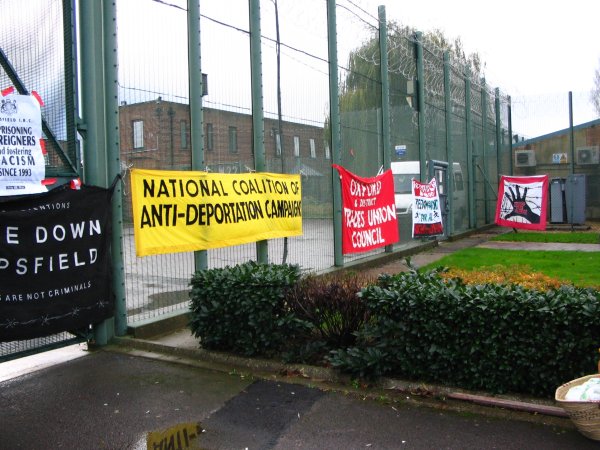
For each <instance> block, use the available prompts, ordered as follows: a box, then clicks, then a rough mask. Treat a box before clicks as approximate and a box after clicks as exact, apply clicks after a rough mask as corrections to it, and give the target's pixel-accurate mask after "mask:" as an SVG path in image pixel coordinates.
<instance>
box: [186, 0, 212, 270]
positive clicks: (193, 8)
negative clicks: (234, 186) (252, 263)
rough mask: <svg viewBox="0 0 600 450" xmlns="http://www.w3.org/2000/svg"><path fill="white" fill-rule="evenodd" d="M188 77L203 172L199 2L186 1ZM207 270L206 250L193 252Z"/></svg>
mask: <svg viewBox="0 0 600 450" xmlns="http://www.w3.org/2000/svg"><path fill="white" fill-rule="evenodd" d="M187 26H188V77H189V80H190V82H189V85H190V87H189V89H190V138H191V141H192V170H204V168H205V167H206V164H205V160H204V116H203V113H202V92H203V90H204V87H203V85H202V83H203V81H202V59H201V53H200V49H201V42H202V41H201V39H200V0H188V12H187ZM207 268H208V253H207V251H206V250H200V251H196V252H194V269H195V270H203V269H207Z"/></svg>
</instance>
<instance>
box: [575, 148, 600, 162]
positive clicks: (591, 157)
mask: <svg viewBox="0 0 600 450" xmlns="http://www.w3.org/2000/svg"><path fill="white" fill-rule="evenodd" d="M575 161H576V162H577V164H579V165H583V164H600V149H599V148H598V146H597V145H594V146H591V147H578V148H577V149H575Z"/></svg>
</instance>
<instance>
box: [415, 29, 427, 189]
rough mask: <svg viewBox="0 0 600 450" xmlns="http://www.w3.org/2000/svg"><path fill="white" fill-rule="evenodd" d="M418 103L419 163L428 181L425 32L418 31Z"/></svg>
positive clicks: (423, 178)
mask: <svg viewBox="0 0 600 450" xmlns="http://www.w3.org/2000/svg"><path fill="white" fill-rule="evenodd" d="M416 40H417V42H416V46H417V104H418V109H419V111H418V120H419V164H420V166H421V181H422V182H424V183H426V182H427V181H429V180H427V153H426V148H425V65H424V61H423V33H421V32H420V31H417V34H416Z"/></svg>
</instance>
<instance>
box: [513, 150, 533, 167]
mask: <svg viewBox="0 0 600 450" xmlns="http://www.w3.org/2000/svg"><path fill="white" fill-rule="evenodd" d="M532 166H535V152H534V151H533V150H517V151H515V167H532Z"/></svg>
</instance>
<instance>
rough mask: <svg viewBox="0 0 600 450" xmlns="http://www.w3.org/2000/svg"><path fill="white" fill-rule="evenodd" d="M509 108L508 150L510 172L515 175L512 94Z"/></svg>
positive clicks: (508, 98)
mask: <svg viewBox="0 0 600 450" xmlns="http://www.w3.org/2000/svg"><path fill="white" fill-rule="evenodd" d="M506 102H507V108H508V151H509V152H510V155H509V158H508V173H509V174H510V175H513V151H512V141H513V137H512V103H511V99H510V95H509V96H508V97H507V100H506Z"/></svg>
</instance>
